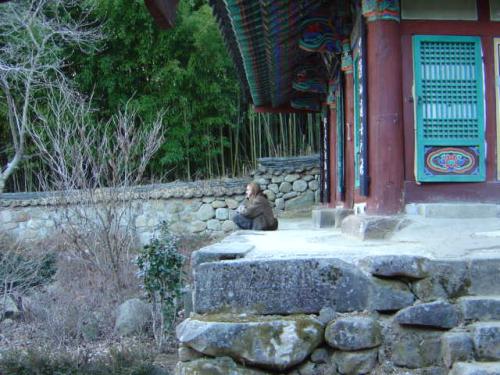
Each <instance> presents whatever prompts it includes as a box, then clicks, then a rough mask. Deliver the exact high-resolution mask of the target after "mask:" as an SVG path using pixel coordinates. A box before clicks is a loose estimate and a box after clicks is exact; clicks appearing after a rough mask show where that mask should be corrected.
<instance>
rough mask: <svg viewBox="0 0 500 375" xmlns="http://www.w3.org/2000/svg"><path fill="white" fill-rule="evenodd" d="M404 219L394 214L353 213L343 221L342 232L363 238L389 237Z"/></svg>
mask: <svg viewBox="0 0 500 375" xmlns="http://www.w3.org/2000/svg"><path fill="white" fill-rule="evenodd" d="M401 224H402V219H400V218H398V217H393V216H369V215H351V216H348V217H346V218H345V219H344V220H343V221H342V227H341V229H342V233H344V234H346V235H348V236H352V237H356V238H359V239H361V240H368V239H383V238H388V237H390V236H391V235H392V233H393V232H394V231H395V230H396V229H397V228H398V227H400V226H401Z"/></svg>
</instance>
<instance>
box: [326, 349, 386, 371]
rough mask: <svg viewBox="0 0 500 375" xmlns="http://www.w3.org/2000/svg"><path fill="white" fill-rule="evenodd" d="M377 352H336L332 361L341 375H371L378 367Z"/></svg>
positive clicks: (373, 350)
mask: <svg viewBox="0 0 500 375" xmlns="http://www.w3.org/2000/svg"><path fill="white" fill-rule="evenodd" d="M377 354H378V353H377V350H376V349H372V350H362V351H358V352H334V353H333V356H332V361H333V362H334V363H335V364H336V365H337V370H338V372H339V373H340V374H345V375H359V374H369V373H370V371H372V370H373V368H374V367H375V366H376V365H377Z"/></svg>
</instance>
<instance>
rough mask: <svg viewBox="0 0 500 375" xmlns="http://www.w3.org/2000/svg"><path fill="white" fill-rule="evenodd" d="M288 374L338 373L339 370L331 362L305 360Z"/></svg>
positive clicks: (318, 374) (322, 374) (332, 374)
mask: <svg viewBox="0 0 500 375" xmlns="http://www.w3.org/2000/svg"><path fill="white" fill-rule="evenodd" d="M294 371H295V372H292V373H291V374H288V375H336V374H337V371H336V370H335V368H334V367H333V366H332V365H331V364H329V363H328V364H327V363H314V362H310V361H308V362H305V363H303V364H302V365H300V366H299V368H298V369H296V370H294Z"/></svg>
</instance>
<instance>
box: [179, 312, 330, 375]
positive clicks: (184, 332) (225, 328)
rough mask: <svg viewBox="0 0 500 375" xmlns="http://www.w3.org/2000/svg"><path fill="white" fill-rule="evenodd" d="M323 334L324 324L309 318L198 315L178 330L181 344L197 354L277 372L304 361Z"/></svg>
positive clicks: (183, 323)
mask: <svg viewBox="0 0 500 375" xmlns="http://www.w3.org/2000/svg"><path fill="white" fill-rule="evenodd" d="M323 333H324V327H323V324H322V323H320V322H319V321H318V320H316V319H315V318H313V317H310V316H306V315H295V316H287V317H280V316H247V315H244V316H237V315H208V316H194V317H191V318H189V319H186V320H185V321H183V322H182V323H181V324H180V325H179V326H178V327H177V338H178V339H179V341H180V342H181V343H182V344H184V345H187V346H189V347H191V348H193V349H194V350H196V351H197V352H200V353H203V354H205V355H209V356H213V357H225V356H228V357H231V358H233V359H235V360H237V361H238V362H240V363H246V364H250V365H251V366H257V367H261V368H262V367H264V368H269V369H275V370H284V369H287V368H290V367H293V366H295V365H297V364H299V363H301V362H302V361H304V360H305V359H306V357H308V356H309V355H310V354H311V353H312V351H313V350H314V349H315V348H316V347H317V346H318V345H319V344H320V343H321V342H323Z"/></svg>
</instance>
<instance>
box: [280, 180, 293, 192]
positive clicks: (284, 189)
mask: <svg viewBox="0 0 500 375" xmlns="http://www.w3.org/2000/svg"><path fill="white" fill-rule="evenodd" d="M290 191H292V184H291V183H289V182H287V181H285V182H282V183H281V184H280V192H282V193H285V194H286V193H289V192H290Z"/></svg>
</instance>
